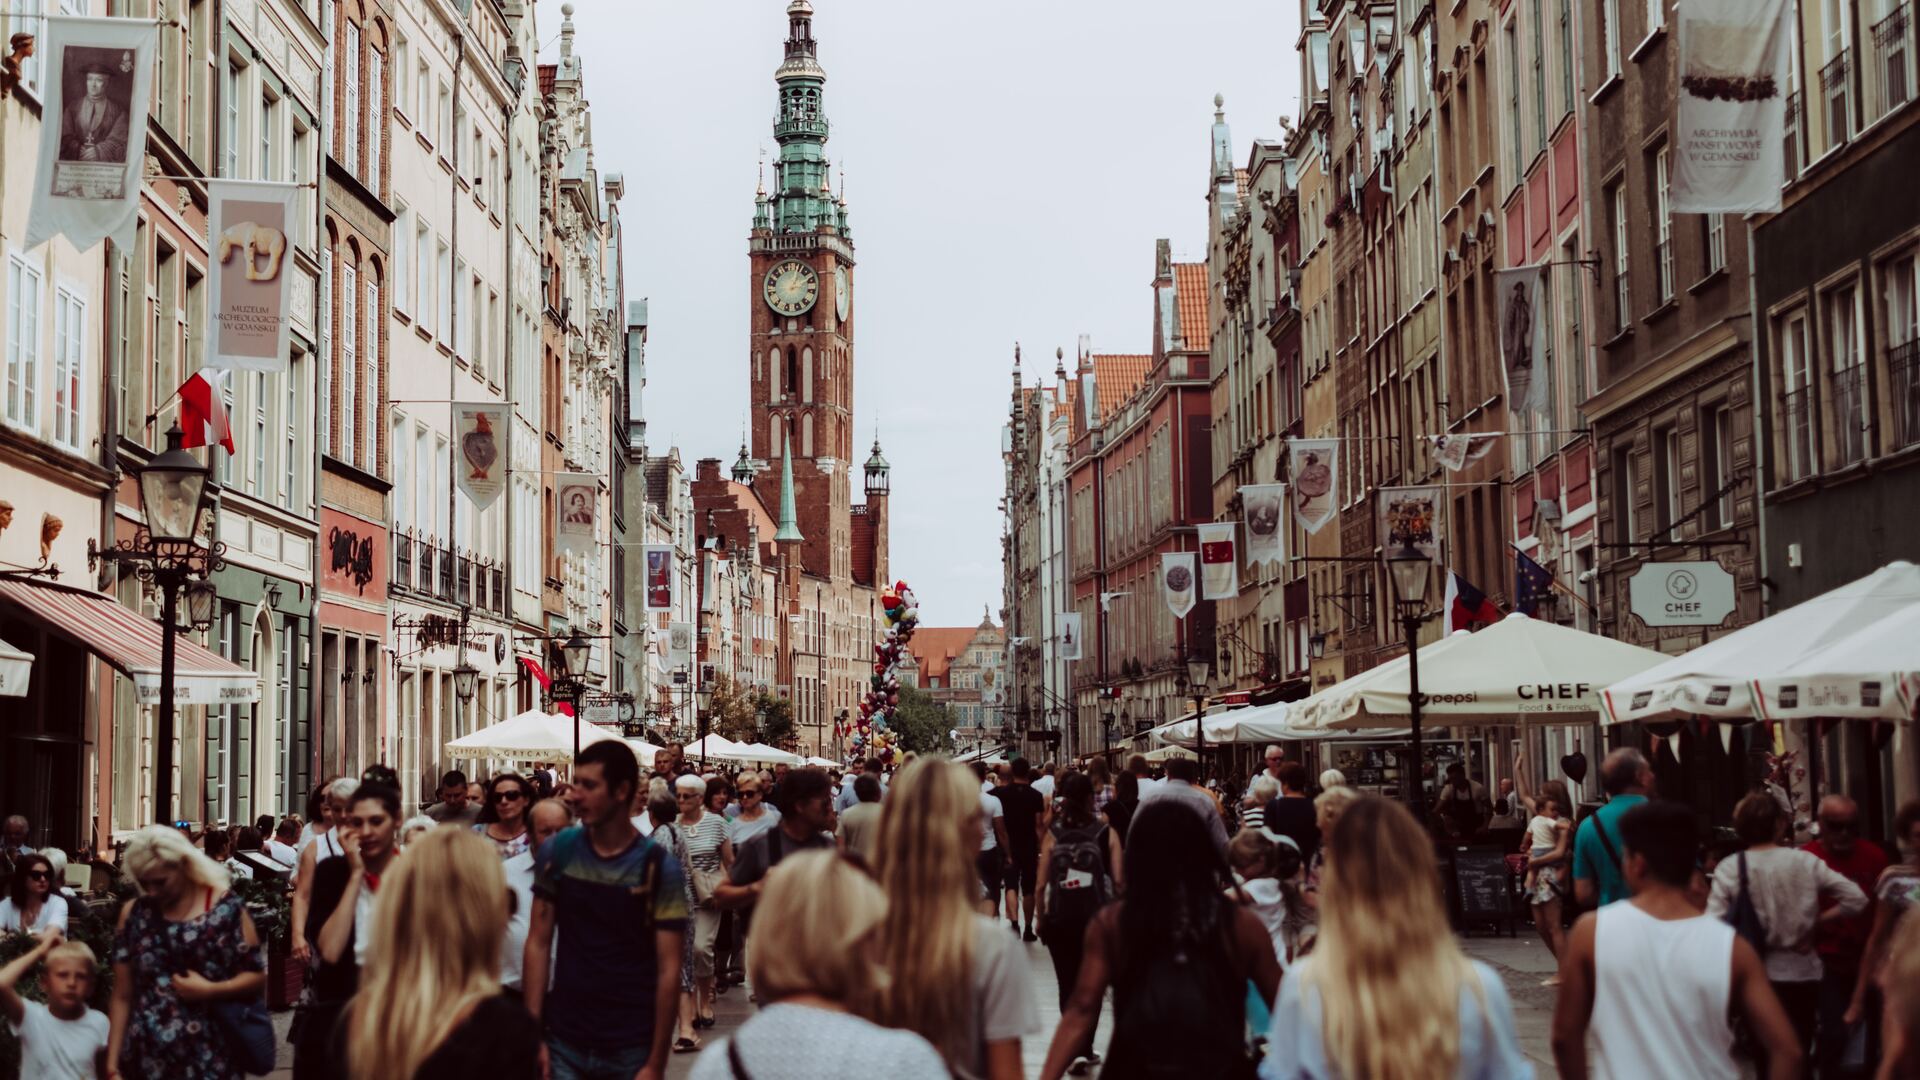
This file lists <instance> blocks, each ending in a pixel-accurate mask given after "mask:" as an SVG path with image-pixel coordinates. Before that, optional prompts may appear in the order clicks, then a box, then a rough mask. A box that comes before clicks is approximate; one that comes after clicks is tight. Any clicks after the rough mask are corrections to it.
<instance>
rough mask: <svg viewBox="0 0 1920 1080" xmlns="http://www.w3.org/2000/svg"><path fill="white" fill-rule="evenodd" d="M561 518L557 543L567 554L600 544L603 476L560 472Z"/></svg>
mask: <svg viewBox="0 0 1920 1080" xmlns="http://www.w3.org/2000/svg"><path fill="white" fill-rule="evenodd" d="M554 497H555V499H556V501H557V503H558V505H557V506H556V508H555V512H556V513H557V514H558V518H557V520H556V522H555V524H554V527H553V537H554V543H555V545H556V546H558V547H559V549H560V550H561V552H562V553H564V554H582V555H584V554H586V553H588V552H591V551H593V550H594V549H595V548H596V547H598V546H599V543H600V516H599V515H600V478H599V477H598V476H596V475H594V474H593V473H559V474H558V475H556V476H555V477H554Z"/></svg>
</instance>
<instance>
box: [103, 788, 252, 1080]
mask: <svg viewBox="0 0 1920 1080" xmlns="http://www.w3.org/2000/svg"><path fill="white" fill-rule="evenodd" d="M122 865H123V866H124V867H125V869H126V872H127V874H128V876H130V877H132V878H133V880H134V881H135V882H136V883H138V884H139V886H140V891H141V893H142V895H141V896H139V897H138V898H136V899H133V900H129V901H127V903H126V906H125V907H123V908H121V909H120V925H119V928H118V929H117V930H116V931H115V932H114V939H113V998H112V1001H111V1002H110V1004H109V1005H108V1006H107V1016H108V1019H109V1022H110V1025H111V1029H110V1034H109V1035H108V1037H107V1072H106V1075H108V1076H117V1077H124V1078H127V1080H133V1078H136V1077H139V1078H152V1080H161V1078H166V1080H216V1078H218V1080H235V1078H238V1077H239V1076H240V1075H241V1063H240V1062H239V1061H238V1060H236V1058H235V1055H234V1048H233V1046H232V1044H231V1043H230V1041H229V1039H228V1036H227V1035H226V1033H225V1032H224V1031H223V1030H222V1028H221V1026H220V1024H219V1022H218V1021H217V1020H216V1019H215V1017H214V1012H215V1009H214V1007H215V1006H216V1005H218V1004H222V1003H225V1002H246V1001H249V1000H252V999H256V998H258V997H259V996H260V994H261V993H262V992H263V991H265V989H266V986H267V963H266V955H265V953H264V952H263V951H262V950H261V948H260V935H259V933H258V932H257V931H256V930H255V929H254V927H253V920H252V919H251V918H249V917H248V915H247V909H246V907H245V905H243V904H241V902H240V898H239V897H238V896H236V895H234V893H233V892H232V891H231V890H230V889H229V887H228V886H229V885H230V883H231V882H230V878H229V877H228V874H227V868H226V867H224V866H221V865H220V864H219V863H216V862H214V861H213V860H212V859H209V858H207V856H206V855H205V854H204V853H202V852H201V851H200V849H198V848H196V847H194V846H193V842H192V841H191V840H188V839H187V838H186V837H185V836H183V835H181V833H180V831H179V830H178V829H174V828H171V827H169V826H166V825H149V826H147V827H146V828H144V829H141V830H140V831H139V832H137V833H135V834H133V839H132V840H130V841H128V843H127V850H126V855H125V856H124V857H123V858H122Z"/></svg>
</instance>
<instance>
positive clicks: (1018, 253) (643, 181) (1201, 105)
mask: <svg viewBox="0 0 1920 1080" xmlns="http://www.w3.org/2000/svg"><path fill="white" fill-rule="evenodd" d="M813 2H814V6H815V16H814V24H813V29H814V37H815V38H816V39H817V40H818V41H819V45H820V63H821V66H822V67H824V68H825V69H826V71H827V87H826V97H825V108H826V112H827V116H828V119H829V120H830V121H831V122H832V125H833V135H832V138H831V139H830V140H829V142H828V143H827V151H828V154H829V155H830V156H831V158H832V159H833V160H834V162H835V163H836V169H835V184H836V186H837V185H838V183H839V169H838V167H837V166H838V164H839V163H844V164H845V167H846V180H847V201H848V205H849V215H848V222H849V226H850V229H851V232H852V234H853V240H854V243H855V245H856V249H857V253H858V257H859V264H858V267H857V269H856V271H855V275H856V284H855V288H854V296H855V298H856V301H857V303H858V304H859V319H858V326H859V330H858V337H857V339H856V341H855V352H854V363H855V372H856V374H855V387H854V407H855V409H856V411H857V414H858V427H857V437H856V438H855V440H854V441H855V450H856V456H855V461H856V463H858V462H859V461H863V460H864V459H865V457H866V453H867V450H868V448H869V447H870V446H871V443H872V437H873V426H874V423H875V422H876V421H878V423H879V427H880V438H881V441H882V443H883V445H884V447H885V450H886V455H887V458H888V460H890V461H891V462H892V463H893V466H894V468H893V528H892V545H893V547H892V570H893V576H894V577H896V578H905V579H906V580H907V581H908V582H909V583H910V584H911V585H912V586H913V588H914V592H915V593H916V594H917V595H918V596H919V598H920V604H921V618H922V621H923V622H924V623H925V624H926V625H929V626H945V625H969V624H972V623H976V622H978V621H979V619H980V614H981V611H982V609H983V607H990V608H991V609H992V611H993V612H994V614H995V619H996V620H997V619H998V617H999V616H998V613H999V610H1000V603H1001V566H1000V533H1001V518H1000V515H999V512H998V510H997V502H998V499H999V497H1000V494H1001V489H1002V484H1003V477H1002V468H1001V462H1000V429H1001V425H1002V424H1003V423H1004V422H1005V419H1006V414H1007V404H1008V395H1009V393H1010V389H1011V385H1012V384H1011V378H1010V375H1009V371H1010V366H1011V363H1012V357H1013V344H1014V342H1015V341H1018V342H1020V343H1021V344H1022V346H1023V347H1024V355H1025V360H1026V363H1025V368H1026V372H1027V375H1028V381H1029V382H1031V381H1032V380H1033V378H1034V377H1035V376H1036V375H1043V376H1044V377H1045V379H1046V380H1047V381H1048V382H1049V383H1051V382H1052V380H1053V366H1054V361H1053V352H1054V349H1055V348H1056V347H1064V348H1065V349H1066V350H1067V356H1068V368H1069V370H1071V369H1072V366H1073V365H1072V357H1073V350H1074V342H1075V340H1076V339H1077V337H1078V335H1080V334H1082V333H1086V334H1091V335H1092V340H1093V347H1094V349H1095V351H1098V352H1145V351H1147V350H1148V348H1149V346H1150V344H1151V342H1150V335H1151V332H1152V326H1153V315H1152V303H1151V291H1150V285H1151V281H1152V277H1153V247H1154V240H1155V238H1156V237H1169V238H1171V239H1172V241H1173V248H1174V252H1175V255H1176V257H1188V258H1193V259H1200V258H1203V257H1204V253H1205V248H1206V235H1207V232H1206V226H1207V222H1206V210H1205V204H1204V202H1203V199H1204V198H1205V195H1206V190H1207V174H1208V139H1209V134H1210V130H1211V125H1212V122H1213V95H1214V94H1215V93H1216V92H1217V93H1222V94H1225V95H1226V106H1227V108H1226V111H1227V120H1228V122H1229V123H1231V124H1232V125H1233V136H1234V154H1235V158H1236V164H1238V165H1245V163H1246V157H1247V149H1248V147H1249V146H1250V145H1251V142H1252V140H1253V139H1254V138H1255V137H1265V138H1272V137H1275V136H1276V135H1277V133H1278V130H1279V125H1278V119H1279V117H1280V116H1281V115H1283V114H1285V115H1292V113H1293V111H1294V102H1295V100H1296V99H1297V97H1298V94H1299V78H1298V75H1297V65H1296V63H1295V59H1294V57H1295V54H1294V36H1295V33H1296V30H1297V27H1298V25H1299V22H1298V12H1297V10H1294V9H1295V7H1296V6H1297V5H1292V4H1288V3H1285V2H1281V3H1274V2H1272V0H1264V2H1251V0H1248V2H1241V0H1232V2H1224V0H1217V2H1214V3H1208V4H1203V5H1194V6H1187V5H1175V4H1168V3H1142V2H1136V0H974V2H971V3H965V4H936V3H929V2H927V0H813ZM786 3H787V0H703V2H697V3H674V4H662V3H657V2H654V0H575V13H574V21H575V26H576V29H577V36H576V39H575V40H576V44H575V48H576V51H577V53H578V54H579V55H580V56H581V57H582V59H583V61H584V64H585V79H586V91H587V97H588V100H589V102H590V103H591V105H592V106H593V126H594V150H595V161H596V163H597V164H598V166H599V168H600V171H601V173H602V175H605V174H606V173H609V172H620V173H623V174H624V175H625V177H626V184H627V193H626V198H625V199H624V200H622V203H621V209H622V214H623V216H624V219H625V222H626V230H627V233H626V271H627V296H628V298H629V299H637V298H640V297H646V298H647V299H648V300H649V301H650V317H651V323H652V326H651V329H650V332H649V344H648V348H647V360H648V364H647V373H648V385H647V388H646V398H645V408H646V413H647V419H648V442H649V444H650V447H651V449H652V450H653V451H654V452H656V453H660V452H664V451H665V450H666V448H667V447H669V446H676V445H677V446H678V447H679V448H680V452H681V455H682V457H683V458H684V459H685V460H687V461H688V462H689V464H691V462H693V461H695V460H697V459H699V458H702V457H720V458H723V459H725V460H726V461H728V462H731V461H732V459H733V457H734V455H735V454H736V452H737V451H738V448H739V445H740V430H741V423H742V419H743V416H744V413H745V410H746V407H747V379H748V364H749V353H748V349H747V334H748V328H749V325H748V318H749V313H748V308H747V305H748V303H749V298H750V294H751V283H750V282H749V280H748V263H747V255H746V248H747V231H748V228H749V226H750V224H751V221H752V215H753V192H754V182H755V169H756V166H757V163H758V159H759V154H760V151H761V150H762V149H765V150H766V152H767V154H768V155H769V157H771V156H773V154H774V153H775V151H776V145H775V143H774V141H773V131H772V125H773V116H774V111H775V93H774V82H773V70H774V68H775V67H777V66H778V65H779V63H780V58H781V42H782V40H784V39H785V37H786V34H787V21H786V14H785V11H786ZM538 19H539V31H540V37H541V39H542V41H543V42H550V44H548V45H547V46H546V48H544V49H543V50H542V53H541V59H542V60H543V61H546V62H552V61H553V60H554V59H555V58H556V57H557V56H558V55H559V44H558V40H559V39H558V35H559V32H560V11H559V5H558V4H556V3H553V2H551V0H548V2H544V3H541V4H540V7H539V14H538ZM854 482H855V488H854V491H855V498H858V497H859V475H858V473H856V474H855V480H854Z"/></svg>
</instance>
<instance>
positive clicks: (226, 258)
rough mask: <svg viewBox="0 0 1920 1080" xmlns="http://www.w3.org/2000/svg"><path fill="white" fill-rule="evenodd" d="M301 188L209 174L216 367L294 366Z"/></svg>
mask: <svg viewBox="0 0 1920 1080" xmlns="http://www.w3.org/2000/svg"><path fill="white" fill-rule="evenodd" d="M299 193H300V189H299V188H297V187H295V186H293V185H292V184H256V183H251V182H248V181H244V180H209V181H207V228H208V230H209V235H210V236H211V237H212V241H213V287H212V288H210V289H208V290H207V302H208V308H209V310H210V311H211V313H212V316H213V318H212V322H213V333H212V334H211V335H209V337H208V345H207V366H208V367H216V368H244V369H246V370H248V371H285V370H287V366H288V353H287V326H288V322H287V320H288V317H289V315H290V314H291V312H290V310H289V309H288V307H287V295H288V291H289V290H288V286H289V285H290V284H291V283H292V282H293V275H292V274H290V273H283V272H282V271H284V270H290V269H292V267H293V259H292V258H291V255H292V252H291V251H290V250H289V244H288V242H287V233H288V231H289V230H290V229H291V227H292V225H293V220H294V213H295V209H294V208H295V206H296V205H297V197H298V195H299ZM500 430H502V431H505V430H506V428H505V427H504V426H502V427H501V429H500Z"/></svg>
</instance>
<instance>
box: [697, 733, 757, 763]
mask: <svg viewBox="0 0 1920 1080" xmlns="http://www.w3.org/2000/svg"><path fill="white" fill-rule="evenodd" d="M703 757H704V758H709V759H715V760H719V761H755V760H758V759H757V758H755V757H754V756H753V755H752V754H751V753H749V752H747V751H746V750H745V749H744V748H743V747H742V745H741V744H740V743H737V742H734V741H733V740H732V739H729V738H726V737H725V736H722V735H708V736H707V737H706V738H704V739H698V740H695V741H694V742H690V743H688V744H687V746H686V749H685V750H683V751H681V753H680V758H681V760H682V761H685V760H689V759H693V760H698V759H700V758H703Z"/></svg>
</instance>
